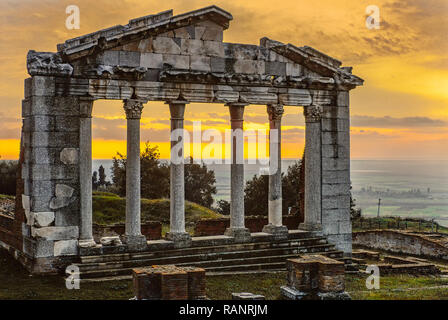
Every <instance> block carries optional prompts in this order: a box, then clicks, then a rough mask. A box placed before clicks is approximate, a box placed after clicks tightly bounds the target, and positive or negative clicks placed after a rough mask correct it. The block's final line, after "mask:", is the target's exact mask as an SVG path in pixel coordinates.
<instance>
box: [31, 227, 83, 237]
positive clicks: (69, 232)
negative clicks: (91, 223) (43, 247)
mask: <svg viewBox="0 0 448 320" xmlns="http://www.w3.org/2000/svg"><path fill="white" fill-rule="evenodd" d="M31 235H32V236H33V237H35V238H42V239H44V240H70V239H77V238H78V236H79V230H78V227H77V226H70V227H43V228H36V227H31Z"/></svg>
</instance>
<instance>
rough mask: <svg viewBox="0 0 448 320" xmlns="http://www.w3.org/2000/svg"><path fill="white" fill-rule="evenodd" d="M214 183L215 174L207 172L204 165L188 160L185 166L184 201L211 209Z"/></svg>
mask: <svg viewBox="0 0 448 320" xmlns="http://www.w3.org/2000/svg"><path fill="white" fill-rule="evenodd" d="M215 183H216V178H215V172H214V171H213V170H208V169H207V166H206V165H205V164H203V165H202V166H201V165H199V164H197V163H193V159H192V158H190V161H189V163H188V164H186V165H185V199H187V200H188V201H192V202H195V203H198V204H200V205H202V206H204V207H207V208H211V206H212V204H213V195H214V194H216V187H215Z"/></svg>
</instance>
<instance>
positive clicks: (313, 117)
mask: <svg viewBox="0 0 448 320" xmlns="http://www.w3.org/2000/svg"><path fill="white" fill-rule="evenodd" d="M322 112H323V108H322V106H319V105H310V106H307V107H304V108H303V115H304V116H305V122H318V121H320V120H321V119H322Z"/></svg>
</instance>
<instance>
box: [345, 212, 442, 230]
mask: <svg viewBox="0 0 448 320" xmlns="http://www.w3.org/2000/svg"><path fill="white" fill-rule="evenodd" d="M406 221H407V224H406ZM361 222H362V225H361ZM398 222H399V224H398ZM352 223H353V231H362V230H371V229H397V228H398V227H399V228H400V230H410V231H421V232H431V230H432V229H431V226H432V223H431V221H428V220H422V222H421V224H420V225H419V221H418V219H412V218H400V217H386V216H385V217H380V218H376V217H365V216H363V217H362V219H355V220H353V221H352ZM433 231H434V232H435V231H436V222H434V225H433ZM438 232H440V233H448V228H446V227H443V226H440V225H439V228H438Z"/></svg>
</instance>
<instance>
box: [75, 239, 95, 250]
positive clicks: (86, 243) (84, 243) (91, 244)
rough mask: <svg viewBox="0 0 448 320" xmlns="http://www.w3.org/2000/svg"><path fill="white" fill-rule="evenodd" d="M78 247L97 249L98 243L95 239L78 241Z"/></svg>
mask: <svg viewBox="0 0 448 320" xmlns="http://www.w3.org/2000/svg"><path fill="white" fill-rule="evenodd" d="M78 246H79V247H80V248H92V247H96V242H95V240H93V239H83V240H79V241H78Z"/></svg>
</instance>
